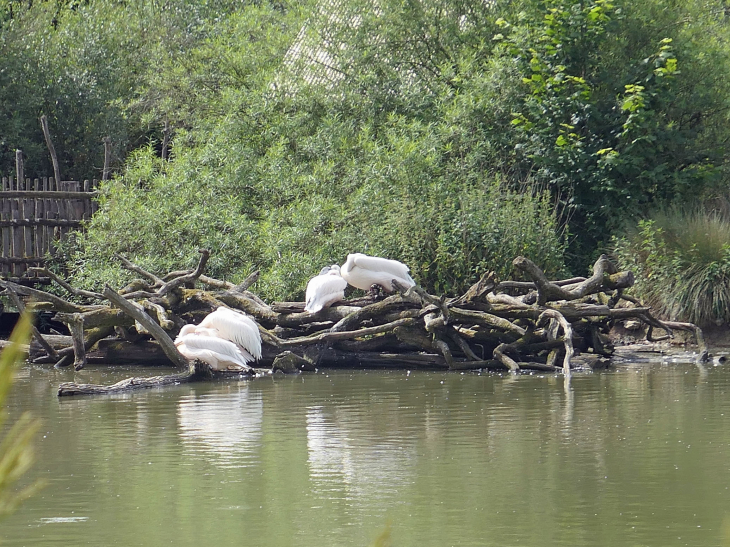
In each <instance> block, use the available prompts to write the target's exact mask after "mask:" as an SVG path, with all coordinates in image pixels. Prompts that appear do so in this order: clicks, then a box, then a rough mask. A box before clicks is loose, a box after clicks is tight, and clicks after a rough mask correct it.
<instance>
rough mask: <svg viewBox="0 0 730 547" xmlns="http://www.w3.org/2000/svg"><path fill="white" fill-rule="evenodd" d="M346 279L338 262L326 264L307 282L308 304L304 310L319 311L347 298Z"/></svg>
mask: <svg viewBox="0 0 730 547" xmlns="http://www.w3.org/2000/svg"><path fill="white" fill-rule="evenodd" d="M345 287H347V281H345V280H344V279H343V278H342V276H341V275H340V267H339V266H338V265H337V264H333V265H332V266H325V267H324V268H322V271H320V272H319V275H316V276H314V277H313V278H312V279H310V280H309V283H307V292H306V305H305V306H304V310H305V311H308V312H309V313H317V312H318V311H320V310H321V309H323V308H326V307H327V306H331V305H332V304H334V303H335V302H339V301H340V300H342V299H343V298H345Z"/></svg>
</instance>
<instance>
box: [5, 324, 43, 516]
mask: <svg viewBox="0 0 730 547" xmlns="http://www.w3.org/2000/svg"><path fill="white" fill-rule="evenodd" d="M29 338H30V320H29V318H28V316H26V315H23V316H21V320H20V321H19V322H18V325H17V326H16V327H15V329H14V330H13V333H12V335H11V336H10V345H8V346H6V348H5V349H4V350H3V352H2V354H0V406H2V405H3V403H4V401H5V398H6V397H7V394H8V390H9V389H10V386H11V384H12V382H13V373H14V371H15V368H16V366H17V364H18V363H19V362H22V360H23V350H22V345H23V344H26V343H27V342H28V340H29ZM5 419H6V413H5V411H0V427H1V426H2V425H3V423H4V421H5ZM39 425H40V424H39V422H38V421H37V420H34V419H33V418H32V417H31V416H30V414H28V413H25V414H23V415H22V416H21V417H20V418H18V420H16V422H15V423H14V424H13V425H12V426H11V427H10V429H9V430H8V431H7V432H6V433H5V435H4V436H3V437H0V517H2V516H4V515H7V514H9V513H11V512H12V511H13V510H14V509H15V508H16V507H17V506H18V504H19V503H21V502H22V501H23V500H24V499H26V498H28V497H29V496H31V495H32V494H33V493H34V492H36V491H37V490H38V489H39V488H40V487H41V486H42V484H41V483H40V482H38V481H37V482H35V483H34V484H32V485H31V486H27V487H25V488H24V489H22V490H21V491H20V492H13V491H11V487H12V485H13V484H14V483H15V482H16V481H18V480H19V479H20V478H21V477H22V476H23V474H24V473H25V472H26V471H27V470H28V469H29V468H30V466H31V465H32V464H33V459H34V458H33V447H32V446H31V440H32V438H33V435H34V434H35V433H36V431H37V430H38V427H39Z"/></svg>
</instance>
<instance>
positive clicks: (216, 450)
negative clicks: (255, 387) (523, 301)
mask: <svg viewBox="0 0 730 547" xmlns="http://www.w3.org/2000/svg"><path fill="white" fill-rule="evenodd" d="M263 415H264V402H263V399H262V397H261V392H259V391H252V390H251V389H250V388H249V386H248V385H247V384H245V385H240V386H236V388H234V389H233V390H232V391H230V392H228V393H221V392H220V391H216V392H213V393H207V394H203V395H196V394H193V395H189V396H186V397H181V398H180V402H179V403H178V406H177V418H178V423H179V435H180V438H181V440H182V442H183V445H184V446H185V447H186V448H188V449H190V450H192V451H193V452H200V451H204V452H206V453H208V454H210V455H211V456H213V457H214V461H216V462H217V463H219V464H220V465H223V466H229V467H237V466H246V465H251V463H252V462H251V460H252V459H253V460H254V461H255V460H256V459H257V458H258V456H257V454H258V451H259V449H260V446H261V436H262V423H263Z"/></svg>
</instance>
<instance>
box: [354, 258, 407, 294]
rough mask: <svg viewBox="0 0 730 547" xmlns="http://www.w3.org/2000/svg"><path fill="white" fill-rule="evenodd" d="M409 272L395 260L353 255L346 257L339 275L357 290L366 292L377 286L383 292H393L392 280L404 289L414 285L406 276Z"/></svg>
mask: <svg viewBox="0 0 730 547" xmlns="http://www.w3.org/2000/svg"><path fill="white" fill-rule="evenodd" d="M409 271H410V270H409V268H408V266H406V265H405V264H403V263H402V262H398V261H397V260H389V259H387V258H380V257H377V256H368V255H364V254H362V253H354V254H349V255H347V261H346V262H345V263H344V264H343V265H342V270H341V275H342V277H343V278H344V279H345V281H347V282H348V283H349V284H350V285H352V286H353V287H355V288H358V289H363V290H365V291H367V290H369V289H370V287H371V286H373V285H379V286H381V287H383V289H384V290H385V291H387V292H393V291H394V290H395V288H394V287H393V283H392V282H393V280H394V279H395V280H396V281H397V282H398V283H400V284H401V285H405V286H406V287H412V286H413V285H415V284H416V282H415V281H413V279H412V278H411V276H410V275H409V274H408V272H409Z"/></svg>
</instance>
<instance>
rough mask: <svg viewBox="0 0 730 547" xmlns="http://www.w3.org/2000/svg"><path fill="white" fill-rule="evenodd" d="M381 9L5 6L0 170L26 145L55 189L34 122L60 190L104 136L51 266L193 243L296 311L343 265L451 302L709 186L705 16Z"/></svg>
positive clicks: (722, 21)
mask: <svg viewBox="0 0 730 547" xmlns="http://www.w3.org/2000/svg"><path fill="white" fill-rule="evenodd" d="M377 8H378V9H373V2H372V0H343V1H338V2H327V1H316V0H312V1H309V2H296V3H295V2H250V3H249V2H234V1H229V0H215V1H212V2H210V1H207V2H202V1H200V0H174V1H171V2H166V3H164V5H158V3H156V2H153V1H152V0H150V1H147V0H144V1H141V2H132V3H114V4H109V3H106V2H99V1H97V0H87V1H85V2H34V3H26V2H21V1H14V0H9V1H7V2H4V3H2V4H1V5H0V53H1V54H2V55H3V58H4V59H8V63H7V66H6V67H5V69H4V71H2V72H0V83H2V85H0V111H2V113H4V115H5V117H6V118H7V119H8V120H10V122H9V123H8V124H7V125H5V126H4V134H3V139H2V143H1V144H2V146H3V148H2V149H1V150H0V169H3V170H4V171H5V172H8V171H9V170H10V169H12V161H13V157H14V153H13V152H14V148H15V147H18V146H22V147H23V148H24V150H25V153H26V156H27V163H26V172H27V173H28V174H30V175H31V176H36V175H45V174H47V173H48V160H47V159H46V157H45V154H44V143H43V138H42V135H41V134H40V129H39V126H38V123H37V118H38V116H40V114H43V113H45V114H47V115H49V119H50V120H51V126H52V128H55V129H54V131H55V132H56V138H57V148H58V149H59V150H60V154H61V159H62V172H63V173H67V174H68V175H69V177H70V176H73V177H76V178H90V177H91V176H93V172H95V171H97V170H98V169H99V168H100V166H101V161H102V156H101V154H102V147H101V146H100V144H99V141H100V138H101V137H102V136H104V135H110V136H111V137H112V141H113V142H114V151H115V157H114V159H115V162H114V168H115V177H114V180H113V181H110V182H108V183H106V184H105V185H104V186H103V187H102V188H101V197H100V200H101V209H100V212H99V213H98V214H97V216H96V217H95V218H94V220H93V221H92V222H91V223H90V224H89V226H88V227H87V230H86V231H85V232H84V233H83V234H81V235H79V236H78V237H77V238H75V239H74V240H72V241H69V242H68V243H67V244H66V245H65V247H64V249H63V254H62V255H61V257H60V260H59V263H58V264H57V267H58V268H59V269H62V270H63V271H64V273H66V274H68V275H70V276H71V277H72V280H73V281H74V282H75V283H77V284H79V285H84V286H87V287H93V286H96V287H98V286H99V285H100V284H101V283H104V282H109V283H111V284H114V285H119V284H121V283H122V282H123V280H124V279H125V275H126V274H125V272H124V271H122V270H121V269H120V268H119V267H118V266H117V264H116V262H115V261H114V259H113V254H114V253H120V254H123V255H125V256H126V257H128V258H130V259H131V260H133V261H135V262H137V263H139V264H141V265H143V266H144V267H147V268H149V269H150V270H154V271H156V272H164V271H167V270H170V269H179V268H181V267H183V266H189V265H192V264H193V263H194V262H195V260H196V259H197V253H196V249H197V248H198V247H207V248H210V249H211V251H212V257H213V258H212V260H211V263H210V268H211V270H210V271H211V273H212V274H213V275H215V276H217V277H223V278H227V279H231V280H237V279H241V278H242V277H244V276H245V275H247V274H248V273H250V272H251V271H252V270H254V269H260V270H261V271H262V278H261V281H260V282H259V285H258V286H257V287H256V289H257V291H258V292H260V293H261V294H262V295H264V296H266V297H269V298H295V297H299V296H301V293H302V290H303V287H304V283H305V282H306V279H307V278H308V277H309V276H310V275H312V274H314V273H316V272H317V271H319V269H320V268H321V267H322V266H323V265H326V264H328V263H334V262H338V263H342V261H344V259H345V257H346V255H347V253H349V252H356V251H357V252H366V253H371V254H378V255H383V256H387V257H390V258H396V259H399V260H402V261H404V262H406V263H407V264H409V266H410V267H411V269H412V272H413V274H414V277H415V278H416V279H418V281H419V282H420V283H421V284H422V285H423V286H424V287H426V288H427V289H429V290H432V291H434V292H438V293H447V294H454V293H457V292H460V291H461V290H463V289H464V288H465V287H466V286H468V284H469V283H471V282H473V281H474V280H475V279H476V278H477V276H478V274H479V273H480V272H482V271H484V270H486V269H493V270H496V271H497V272H498V274H499V275H500V276H502V277H506V276H510V275H513V274H514V272H512V271H511V269H510V263H511V259H512V258H513V257H514V256H516V255H519V254H523V255H528V256H530V258H531V259H533V260H534V261H535V262H537V263H538V264H540V266H541V267H542V268H543V269H544V270H546V271H547V272H548V274H550V275H559V274H568V273H572V274H577V275H580V274H585V273H586V268H587V266H588V265H590V264H592V263H593V261H594V259H595V256H596V255H597V254H598V253H600V252H603V251H605V250H606V249H607V248H608V246H609V241H610V237H611V236H612V235H620V233H621V230H622V227H623V226H625V225H626V224H627V222H628V223H629V224H630V223H631V222H633V223H636V219H638V218H644V217H646V215H647V214H649V212H650V211H652V210H656V209H657V207H660V206H664V207H668V206H670V205H671V204H672V203H677V202H679V203H686V202H689V201H692V200H697V199H702V198H704V197H706V196H708V195H716V194H722V193H724V192H726V180H727V178H726V164H727V159H728V150H727V146H726V142H728V137H729V136H730V134H729V133H728V131H730V129H728V128H729V127H730V124H728V123H727V113H728V112H729V111H730V110H729V109H728V99H729V98H730V95H729V94H728V89H730V85H728V84H730V82H728V79H730V66H729V65H730V55H728V54H727V53H728V50H729V48H730V46H729V45H728V37H730V29H729V28H728V25H727V21H726V18H727V15H726V9H725V7H724V4H722V2H720V1H719V0H710V1H705V0H692V1H689V2H677V1H674V0H637V1H634V2H628V1H625V0H615V1H609V0H587V1H577V0H511V1H506V2H496V3H493V2H466V1H461V0H420V1H419V2H405V3H404V2H401V1H396V0H379V1H378V3H377ZM18 97H24V101H23V104H22V108H18V99H17V98H18ZM165 127H167V128H168V133H166V134H167V135H169V136H170V137H171V141H170V148H169V155H168V161H164V160H162V159H161V155H162V147H163V145H162V142H163V140H164V135H165V134H164V133H163V128H165ZM61 128H63V129H61ZM59 132H60V133H63V136H61V135H59ZM89 171H91V172H92V173H89ZM642 226H645V225H642ZM625 241H629V240H625ZM670 244H671V243H667V245H670ZM626 245H628V243H626ZM627 249H628V247H627ZM626 252H627V253H628V252H630V251H628V250H626ZM662 252H667V253H668V252H669V250H665V251H662ZM641 287H643V285H641V284H640V288H641ZM642 290H643V289H642ZM692 298H694V296H692ZM718 306H719V305H718ZM667 309H669V308H667ZM716 309H719V307H717V306H716Z"/></svg>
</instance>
